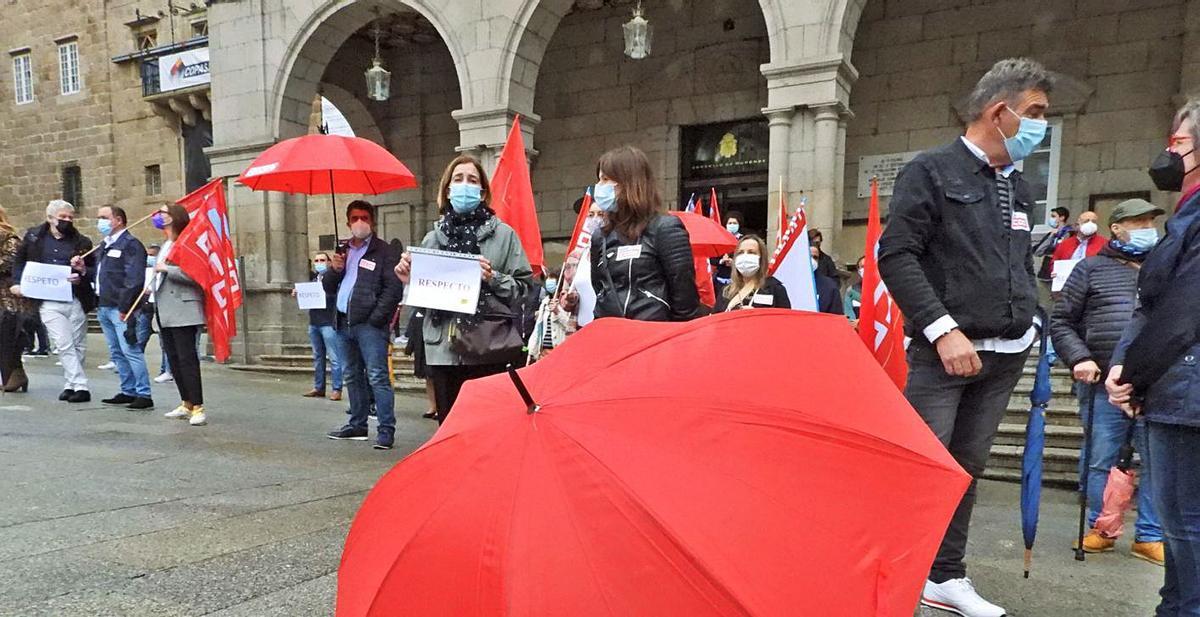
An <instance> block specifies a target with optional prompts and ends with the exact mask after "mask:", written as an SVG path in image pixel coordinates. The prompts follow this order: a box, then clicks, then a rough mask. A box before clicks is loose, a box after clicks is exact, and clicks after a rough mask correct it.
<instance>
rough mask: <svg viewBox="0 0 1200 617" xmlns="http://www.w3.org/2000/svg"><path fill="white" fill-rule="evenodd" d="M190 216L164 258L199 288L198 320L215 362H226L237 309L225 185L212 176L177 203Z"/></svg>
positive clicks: (238, 294) (239, 298) (238, 298)
mask: <svg viewBox="0 0 1200 617" xmlns="http://www.w3.org/2000/svg"><path fill="white" fill-rule="evenodd" d="M176 203H178V204H179V205H181V206H183V207H184V208H185V209H186V210H187V211H188V213H189V215H190V216H191V221H190V222H189V223H188V226H187V227H186V228H184V230H183V233H181V234H179V237H178V238H176V239H175V245H174V247H173V248H172V249H171V252H170V254H169V255H168V256H167V261H170V262H173V263H175V264H176V265H178V266H179V269H180V270H183V272H184V274H187V275H188V276H189V277H190V278H191V279H192V280H193V281H195V282H196V284H197V285H200V287H202V288H204V291H205V297H204V318H205V322H206V324H207V326H208V338H209V339H210V340H211V341H212V344H213V356H214V357H215V358H216V360H217V362H224V361H226V360H228V359H229V352H230V349H229V341H230V339H232V338H233V337H234V336H236V335H237V309H238V307H240V306H241V305H242V286H241V283H240V282H239V281H238V273H237V262H236V259H235V257H234V254H233V241H232V240H231V239H230V237H229V210H228V209H227V208H226V207H225V183H224V181H223V180H222V179H221V178H217V179H215V180H213V181H212V182H209V183H208V184H205V185H204V186H202V187H200V188H198V189H196V190H195V191H193V192H191V193H189V194H187V195H186V196H184V197H183V199H180V200H179V201H177V202H176Z"/></svg>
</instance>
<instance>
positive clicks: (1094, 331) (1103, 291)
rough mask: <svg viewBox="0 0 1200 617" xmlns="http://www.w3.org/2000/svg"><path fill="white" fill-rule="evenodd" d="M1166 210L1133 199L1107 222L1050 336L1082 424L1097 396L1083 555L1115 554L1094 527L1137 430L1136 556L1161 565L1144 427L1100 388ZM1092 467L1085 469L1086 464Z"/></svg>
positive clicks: (1072, 279)
mask: <svg viewBox="0 0 1200 617" xmlns="http://www.w3.org/2000/svg"><path fill="white" fill-rule="evenodd" d="M1161 214H1163V211H1162V209H1161V208H1159V207H1157V206H1155V205H1154V204H1152V203H1150V202H1148V201H1146V200H1144V199H1129V200H1126V201H1123V202H1121V203H1119V204H1117V207H1116V208H1114V209H1113V211H1112V214H1111V215H1110V216H1109V218H1108V227H1109V231H1111V232H1112V239H1111V240H1109V241H1108V243H1107V244H1106V245H1105V246H1104V247H1103V248H1101V249H1100V253H1099V254H1097V255H1095V256H1093V257H1088V258H1087V259H1084V260H1083V261H1081V262H1079V264H1078V265H1076V266H1075V268H1074V269H1073V270H1072V271H1071V275H1070V276H1069V277H1068V278H1067V282H1066V284H1064V285H1063V289H1062V293H1061V294H1060V295H1059V298H1058V302H1057V303H1055V305H1054V317H1053V319H1051V322H1050V323H1051V325H1050V333H1051V336H1052V337H1053V339H1054V350H1055V352H1056V353H1057V354H1058V355H1059V357H1060V358H1062V360H1063V362H1064V363H1065V364H1066V365H1067V366H1069V367H1071V371H1072V375H1073V377H1074V378H1075V381H1076V382H1077V386H1076V388H1077V391H1078V393H1079V412H1080V416H1081V417H1082V422H1083V425H1084V426H1088V425H1089V418H1088V417H1087V409H1088V404H1087V398H1088V397H1089V396H1090V397H1092V405H1093V414H1094V418H1092V419H1091V420H1090V425H1091V429H1092V436H1091V442H1092V447H1091V451H1090V452H1084V453H1083V454H1082V456H1081V457H1080V476H1081V477H1080V481H1081V483H1082V481H1083V477H1082V475H1083V474H1084V473H1087V501H1088V526H1089V528H1091V531H1090V532H1089V533H1088V534H1087V536H1086V537H1084V539H1083V550H1084V551H1085V552H1088V553H1101V552H1107V551H1111V550H1113V546H1114V545H1115V544H1116V540H1117V536H1116V535H1106V534H1105V533H1104V532H1102V531H1101V530H1099V529H1095V528H1093V527H1092V526H1094V525H1095V524H1096V518H1097V517H1099V516H1100V509H1101V507H1102V506H1103V505H1104V487H1105V484H1106V483H1107V482H1108V474H1109V470H1110V469H1112V467H1113V465H1115V464H1116V463H1117V456H1118V453H1119V452H1120V449H1121V446H1122V444H1124V443H1125V437H1126V435H1127V434H1128V433H1129V431H1130V429H1131V428H1132V429H1133V430H1134V435H1133V436H1134V449H1136V450H1137V451H1138V452H1139V453H1140V454H1141V455H1142V470H1141V481H1140V483H1139V488H1138V516H1137V527H1136V530H1135V535H1134V541H1133V550H1132V554H1133V556H1134V557H1137V558H1139V559H1144V560H1146V561H1149V562H1151V563H1156V564H1158V565H1162V564H1163V559H1164V548H1163V530H1162V525H1160V524H1159V521H1158V516H1157V515H1156V514H1155V510H1154V489H1153V486H1152V480H1151V479H1152V478H1153V475H1152V472H1151V468H1150V465H1149V464H1147V461H1146V425H1145V423H1144V422H1142V421H1136V423H1135V420H1133V419H1131V418H1128V417H1126V416H1125V414H1124V413H1122V412H1121V410H1120V409H1117V407H1116V406H1114V405H1113V404H1111V403H1109V402H1108V393H1107V392H1106V391H1105V390H1104V388H1102V387H1100V386H1099V385H1095V384H1099V382H1100V379H1101V375H1103V374H1104V371H1107V370H1108V366H1109V363H1110V362H1111V359H1112V353H1113V348H1114V347H1115V346H1116V344H1117V341H1119V340H1120V339H1121V333H1122V332H1124V331H1125V327H1126V326H1128V325H1129V320H1130V319H1131V318H1132V316H1133V309H1134V302H1135V300H1136V298H1137V277H1138V272H1139V270H1140V269H1141V266H1142V261H1144V260H1145V259H1146V255H1147V254H1149V253H1150V249H1152V248H1154V245H1155V244H1156V243H1157V242H1158V230H1156V229H1155V227H1154V219H1155V218H1156V217H1158V216H1160V215H1161ZM1084 461H1086V471H1085V464H1084Z"/></svg>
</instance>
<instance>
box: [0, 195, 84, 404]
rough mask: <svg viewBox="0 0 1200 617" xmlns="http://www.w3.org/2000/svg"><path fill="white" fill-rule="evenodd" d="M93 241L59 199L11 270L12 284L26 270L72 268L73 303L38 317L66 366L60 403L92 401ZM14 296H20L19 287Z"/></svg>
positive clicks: (47, 305) (44, 309)
mask: <svg viewBox="0 0 1200 617" xmlns="http://www.w3.org/2000/svg"><path fill="white" fill-rule="evenodd" d="M91 249H92V241H91V240H88V239H87V237H86V236H84V235H83V234H81V233H79V231H78V230H76V229H75V206H72V205H71V204H70V203H68V202H65V201H63V200H61V199H55V200H53V201H51V202H50V203H49V205H47V206H46V222H45V223H42V224H41V225H38V226H37V227H32V228H30V229H29V231H27V232H26V233H25V240H24V241H23V242H22V243H21V249H20V250H19V251H18V252H17V258H16V260H15V262H14V264H13V280H14V281H20V280H21V276H22V275H23V274H24V272H25V264H27V263H29V262H31V261H32V262H38V263H43V264H50V265H55V266H70V267H71V274H70V278H69V279H68V281H69V282H70V283H71V301H70V302H55V301H50V300H43V301H42V303H41V308H40V309H39V310H38V313H39V314H40V315H41V318H42V323H44V324H46V330H47V331H49V333H50V339H51V340H52V341H54V348H55V349H56V350H58V359H59V361H60V362H62V367H63V376H64V379H65V381H66V387H64V388H63V391H62V394H60V395H59V396H58V400H60V401H67V402H69V403H86V402H88V401H90V400H92V394H91V392H89V391H88V381H87V374H86V373H84V371H83V362H84V355H85V354H86V353H87V314H88V313H89V312H91V311H92V310H93V309H95V308H96V295H95V293H93V291H92V278H93V277H94V276H95V270H96V256H95V255H94V254H90V255H88V256H87V257H83V255H85V254H87V253H88V252H89V251H91ZM11 291H12V292H13V293H14V294H15V295H21V287H20V285H14V286H13V287H12V289H11Z"/></svg>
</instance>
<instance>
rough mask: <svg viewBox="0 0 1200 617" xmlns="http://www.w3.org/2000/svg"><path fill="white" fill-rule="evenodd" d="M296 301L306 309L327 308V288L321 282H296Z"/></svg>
mask: <svg viewBox="0 0 1200 617" xmlns="http://www.w3.org/2000/svg"><path fill="white" fill-rule="evenodd" d="M296 301H297V302H298V303H299V304H300V308H302V309H304V310H310V309H323V308H325V289H324V288H322V287H321V284H320V283H317V282H313V283H296Z"/></svg>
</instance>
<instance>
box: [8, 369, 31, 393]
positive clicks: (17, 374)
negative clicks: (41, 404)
mask: <svg viewBox="0 0 1200 617" xmlns="http://www.w3.org/2000/svg"><path fill="white" fill-rule="evenodd" d="M17 390H20V391H22V392H29V377H28V376H27V375H25V369H24V368H22V367H19V366H18V367H17V368H16V369H15V370H13V372H12V373H10V374H9V375H8V379H6V380H4V391H5V392H16V391H17Z"/></svg>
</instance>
